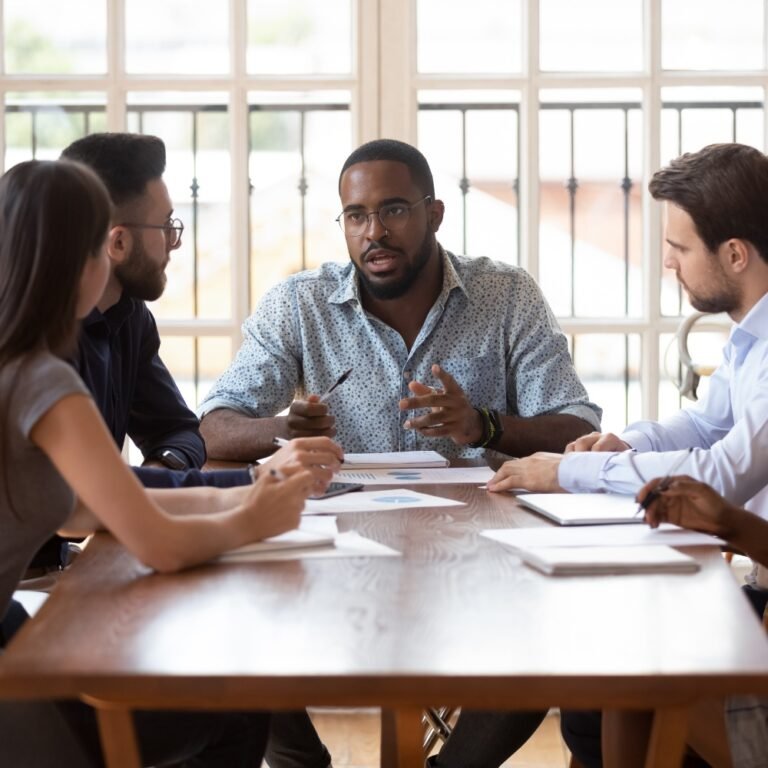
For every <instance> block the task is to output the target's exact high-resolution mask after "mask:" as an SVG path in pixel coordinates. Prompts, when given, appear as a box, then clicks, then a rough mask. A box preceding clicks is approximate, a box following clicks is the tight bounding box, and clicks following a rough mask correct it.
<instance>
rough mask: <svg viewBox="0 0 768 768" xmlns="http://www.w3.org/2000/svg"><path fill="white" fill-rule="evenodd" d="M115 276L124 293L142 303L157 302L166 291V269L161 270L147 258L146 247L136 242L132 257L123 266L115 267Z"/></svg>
mask: <svg viewBox="0 0 768 768" xmlns="http://www.w3.org/2000/svg"><path fill="white" fill-rule="evenodd" d="M115 276H116V277H117V279H118V280H119V281H120V285H121V286H122V287H123V293H125V294H126V295H128V296H130V297H132V298H134V299H140V300H141V301H155V299H159V298H160V297H161V296H162V295H163V291H164V290H165V283H166V276H165V269H161V268H160V267H158V266H157V265H156V264H154V263H153V262H151V261H150V260H149V258H148V257H147V251H146V249H145V248H144V246H143V245H142V244H141V243H140V242H138V241H135V242H134V246H133V250H132V251H131V255H130V256H129V257H128V258H127V259H126V260H125V262H124V263H123V264H120V265H119V266H117V267H115Z"/></svg>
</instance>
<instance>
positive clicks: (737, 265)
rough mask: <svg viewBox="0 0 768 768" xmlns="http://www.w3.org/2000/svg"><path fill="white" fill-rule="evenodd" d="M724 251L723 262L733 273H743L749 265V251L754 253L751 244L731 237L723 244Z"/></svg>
mask: <svg viewBox="0 0 768 768" xmlns="http://www.w3.org/2000/svg"><path fill="white" fill-rule="evenodd" d="M722 248H723V249H724V250H725V260H726V263H727V265H728V266H729V267H730V268H731V270H732V271H733V272H737V273H738V272H743V271H744V270H745V269H746V268H747V266H748V265H749V260H750V256H751V251H754V248H752V246H751V244H750V243H748V242H747V241H746V240H741V239H740V238H738V237H732V238H731V239H730V240H727V241H726V242H725V243H723V245H722Z"/></svg>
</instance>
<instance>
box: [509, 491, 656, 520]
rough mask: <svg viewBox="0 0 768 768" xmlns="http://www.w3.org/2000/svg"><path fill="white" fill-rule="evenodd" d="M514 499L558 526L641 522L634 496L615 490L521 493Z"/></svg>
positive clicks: (641, 517) (641, 515)
mask: <svg viewBox="0 0 768 768" xmlns="http://www.w3.org/2000/svg"><path fill="white" fill-rule="evenodd" d="M516 498H517V500H518V501H519V502H520V503H521V504H523V505H524V506H526V507H528V508H529V509H532V510H533V511H534V512H538V513H539V514H540V515H544V517H548V518H549V519H550V520H554V522H556V523H558V524H559V525H605V524H608V523H642V522H643V518H644V515H643V514H642V513H641V514H639V515H638V514H637V502H636V501H635V499H634V497H633V496H623V495H621V494H618V493H520V494H517V495H516Z"/></svg>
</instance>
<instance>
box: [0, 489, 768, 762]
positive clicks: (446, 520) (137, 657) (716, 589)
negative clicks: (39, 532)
mask: <svg viewBox="0 0 768 768" xmlns="http://www.w3.org/2000/svg"><path fill="white" fill-rule="evenodd" d="M418 488H419V490H421V491H423V492H425V493H432V494H435V495H441V496H447V497H450V498H454V499H458V500H460V501H463V502H465V504H466V506H463V507H447V508H431V509H407V510H391V511H386V512H376V513H366V514H344V515H339V516H338V518H337V522H338V527H339V530H341V531H346V530H356V531H358V532H360V533H361V534H362V535H364V536H367V537H370V538H371V539H375V540H376V541H379V542H382V543H384V544H387V545H389V546H390V547H393V548H394V549H396V550H398V551H399V552H401V553H402V556H401V557H371V558H338V559H311V558H308V559H305V560H300V561H283V562H272V563H240V564H227V565H206V566H203V567H198V568H195V569H192V570H189V571H187V572H184V573H181V574H176V575H157V574H154V573H152V572H150V571H149V570H148V569H147V568H145V567H143V566H142V565H140V564H139V563H138V562H137V561H136V559H135V558H134V557H132V556H131V555H130V554H128V553H127V552H126V551H125V549H124V548H123V547H121V546H120V545H119V544H118V543H117V542H116V541H115V540H114V539H113V538H112V537H111V536H109V535H108V534H98V535H96V536H95V537H94V539H93V540H92V542H91V543H90V544H89V546H88V547H87V549H86V551H85V553H84V554H83V555H82V556H81V557H80V558H79V559H78V561H77V562H76V563H75V565H74V566H73V567H72V568H71V569H70V571H69V572H67V573H66V574H64V576H63V577H62V578H61V580H60V582H59V584H58V586H57V588H56V590H55V592H54V594H53V595H52V596H51V598H50V599H49V600H48V602H47V603H46V604H45V605H44V607H43V608H42V610H41V611H40V613H39V614H38V615H37V616H36V617H35V619H34V620H32V621H30V622H28V623H27V625H26V626H25V627H24V629H23V630H22V631H21V632H20V633H19V635H18V636H17V638H16V639H15V641H14V642H13V643H12V644H11V646H10V648H9V649H8V651H7V653H6V654H5V657H4V659H3V660H2V666H1V668H0V671H1V674H0V690H1V691H2V692H3V694H4V695H5V696H6V697H7V696H8V695H11V694H15V695H20V696H21V695H26V696H32V695H35V694H36V695H38V696H39V695H40V694H41V693H42V694H44V695H46V696H48V697H53V696H73V695H80V696H81V698H84V699H85V700H87V701H89V702H91V703H93V704H94V705H95V706H97V707H98V708H99V710H100V720H101V725H102V729H103V732H104V734H105V735H106V737H107V739H108V740H110V739H111V741H112V744H113V749H112V751H111V753H110V749H109V747H108V748H107V755H108V759H110V760H111V762H110V765H132V764H133V763H131V762H130V761H128V762H126V761H127V760H128V758H127V757H126V751H125V750H126V746H125V743H126V740H129V737H130V732H129V731H130V728H129V726H128V725H127V718H125V711H126V710H127V709H128V708H138V707H145V708H153V707H154V708H163V707H166V708H167V707H174V708H186V707H189V708H236V707H244V708H259V709H281V708H287V709H290V708H297V707H302V706H308V705H338V706H382V707H384V708H385V709H387V710H389V711H391V712H393V713H394V715H393V716H392V720H391V724H392V728H393V730H394V731H396V733H397V737H398V738H397V741H396V748H395V752H393V754H392V755H387V757H386V761H387V762H388V764H392V765H394V764H399V765H400V766H417V765H418V766H422V765H423V759H424V758H423V753H422V752H421V737H422V734H421V729H420V724H419V721H420V712H421V710H422V708H423V707H425V706H434V705H442V704H455V705H464V706H473V707H487V708H492V707H499V708H500V707H506V708H511V709H526V708H538V707H548V706H550V705H560V706H567V707H571V708H582V707H588V708H595V707H615V708H625V707H627V708H637V707H643V708H645V707H648V708H653V709H656V710H657V721H656V722H657V730H656V732H655V733H656V736H655V737H654V738H656V744H657V748H656V750H655V752H654V755H651V756H649V762H648V765H658V766H661V765H670V766H671V765H677V764H679V762H676V761H675V760H676V758H675V754H676V753H677V752H679V750H680V749H682V740H683V734H684V726H685V710H686V708H687V706H688V705H689V704H690V703H691V702H692V701H693V700H694V699H695V698H697V697H702V696H708V695H718V696H719V695H727V694H732V693H746V692H764V693H768V642H767V641H766V638H765V636H764V634H763V632H762V631H761V628H760V625H759V622H758V621H757V620H756V618H755V617H754V616H753V615H752V614H751V612H750V609H749V607H748V606H747V603H746V601H745V600H744V599H743V598H742V597H741V596H740V595H739V591H738V588H737V585H736V583H735V580H734V579H733V577H732V576H731V574H730V573H729V571H728V568H727V566H726V565H725V564H724V563H723V560H722V557H721V555H720V554H719V552H718V551H717V550H716V549H715V548H712V549H699V550H691V553H693V554H695V556H696V557H697V558H698V559H700V561H701V563H702V570H701V571H700V572H699V573H697V574H694V575H684V574H675V575H672V574H654V575H624V576H616V577H568V578H551V577H546V576H543V575H541V574H539V573H537V572H535V571H533V570H531V569H529V568H527V567H525V566H523V565H522V564H521V563H520V561H519V559H518V558H517V557H515V555H514V554H512V553H511V552H510V551H509V550H507V549H505V548H504V547H502V546H501V545H499V544H497V543H495V542H493V541H490V540H487V539H485V538H483V537H481V536H480V535H479V534H480V531H481V530H483V529H484V528H508V527H513V526H537V525H547V524H548V523H545V522H544V521H542V520H541V519H539V518H538V517H536V516H534V515H532V514H530V513H528V512H526V511H525V510H523V509H522V508H521V507H519V506H518V504H517V502H516V501H515V499H514V497H512V496H511V495H508V494H490V493H487V492H486V491H484V490H480V489H478V488H476V487H474V486H470V485H449V486H418ZM110 754H111V755H112V756H111V758H110ZM118 756H119V757H118ZM670 760H671V761H670Z"/></svg>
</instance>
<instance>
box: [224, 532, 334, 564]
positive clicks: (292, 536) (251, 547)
mask: <svg viewBox="0 0 768 768" xmlns="http://www.w3.org/2000/svg"><path fill="white" fill-rule="evenodd" d="M335 538H336V537H335V535H334V534H332V533H322V532H316V531H303V530H300V529H299V528H296V529H294V530H293V531H286V532H285V533H281V534H280V535H279V536H272V537H271V538H269V539H262V540H261V541H254V542H252V543H251V544H246V545H245V546H242V547H238V548H237V549H230V550H229V551H228V552H224V553H223V554H222V555H220V556H219V557H218V558H217V559H218V560H225V561H226V560H237V559H238V558H241V557H243V556H245V555H250V554H254V553H258V552H274V551H275V550H278V549H303V548H304V547H332V546H333V543H334V540H335Z"/></svg>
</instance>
